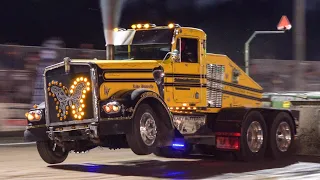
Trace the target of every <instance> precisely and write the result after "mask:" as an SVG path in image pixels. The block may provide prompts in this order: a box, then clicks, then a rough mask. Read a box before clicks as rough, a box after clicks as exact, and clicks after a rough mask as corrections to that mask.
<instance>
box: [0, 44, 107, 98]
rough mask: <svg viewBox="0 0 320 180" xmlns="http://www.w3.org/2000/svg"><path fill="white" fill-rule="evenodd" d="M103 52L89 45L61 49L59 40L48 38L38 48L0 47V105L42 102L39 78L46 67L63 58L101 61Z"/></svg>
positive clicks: (2, 45) (9, 45)
mask: <svg viewBox="0 0 320 180" xmlns="http://www.w3.org/2000/svg"><path fill="white" fill-rule="evenodd" d="M104 54H105V53H104V51H101V50H94V46H93V45H92V44H81V45H80V46H79V48H77V49H70V48H65V44H64V42H63V41H62V40H61V39H59V38H50V39H48V40H46V41H45V42H44V43H43V44H42V46H39V47H35V46H32V47H31V46H21V45H19V44H13V43H7V44H1V45H0V103H32V104H35V103H40V102H42V101H43V100H44V95H43V78H42V74H43V71H44V68H45V67H46V66H49V65H52V64H54V63H58V62H61V61H62V59H63V58H64V57H70V58H77V59H88V58H90V59H93V58H103V56H104Z"/></svg>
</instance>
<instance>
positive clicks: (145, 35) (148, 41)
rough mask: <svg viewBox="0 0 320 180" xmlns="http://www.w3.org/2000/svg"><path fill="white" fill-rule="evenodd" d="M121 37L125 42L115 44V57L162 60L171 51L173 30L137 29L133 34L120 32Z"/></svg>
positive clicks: (120, 58) (121, 58)
mask: <svg viewBox="0 0 320 180" xmlns="http://www.w3.org/2000/svg"><path fill="white" fill-rule="evenodd" d="M121 38H122V39H126V41H125V42H126V43H123V44H118V45H115V59H119V60H123V59H132V60H162V59H163V58H164V57H165V56H166V54H167V53H168V52H170V51H171V41H172V38H173V30H172V29H154V30H139V31H135V33H134V35H132V33H131V34H129V33H127V34H126V35H125V36H123V34H122V37H121ZM129 38H131V43H128V39H129Z"/></svg>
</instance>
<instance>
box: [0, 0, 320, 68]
mask: <svg viewBox="0 0 320 180" xmlns="http://www.w3.org/2000/svg"><path fill="white" fill-rule="evenodd" d="M307 1H308V4H307V60H320V51H319V50H318V42H319V40H320V35H319V33H318V32H320V31H319V30H320V25H318V24H319V19H320V2H319V0H307ZM292 2H293V0H128V1H127V2H126V3H125V4H124V7H123V11H122V16H121V22H120V26H121V27H124V28H128V27H130V26H131V24H133V23H138V22H142V23H143V22H150V23H154V24H157V25H167V24H168V23H169V22H175V23H178V24H180V25H182V26H193V27H198V28H201V29H203V30H204V31H206V33H207V36H208V52H212V53H220V54H227V55H228V56H230V57H231V58H232V59H233V60H234V61H236V62H237V63H239V64H240V65H241V64H242V63H243V46H244V43H245V41H246V40H247V39H248V38H249V36H250V35H251V34H252V33H253V32H254V31H255V30H276V26H277V24H278V22H279V20H280V18H281V16H282V15H287V16H288V18H289V20H290V21H291V22H292V21H293V18H292V15H293V4H292ZM0 22H1V26H0V27H1V28H0V44H3V43H16V44H21V45H31V46H39V45H41V44H42V42H43V41H44V40H45V39H46V38H49V37H52V36H55V37H61V38H62V39H63V40H64V42H65V43H66V46H67V47H69V48H78V47H79V44H80V43H92V44H94V48H95V49H104V42H105V40H104V35H103V28H102V20H101V14H100V8H99V1H98V0H63V1H62V0H1V2H0ZM293 28H295V26H294V24H293ZM292 39H293V38H292V31H289V32H287V33H285V34H279V35H261V36H259V37H257V38H256V39H255V40H254V42H253V43H252V46H251V47H252V48H251V51H252V53H251V57H252V58H275V59H292V58H293V53H292V50H293V48H292V47H293V45H292V43H293V42H292Z"/></svg>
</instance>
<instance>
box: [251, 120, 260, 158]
mask: <svg viewBox="0 0 320 180" xmlns="http://www.w3.org/2000/svg"><path fill="white" fill-rule="evenodd" d="M247 144H248V146H249V149H250V151H251V152H254V153H256V152H258V151H259V150H260V149H261V146H262V144H263V130H262V127H261V124H260V123H259V122H258V121H253V122H252V123H251V124H250V126H249V128H248V130H247Z"/></svg>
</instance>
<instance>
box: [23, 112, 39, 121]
mask: <svg viewBox="0 0 320 180" xmlns="http://www.w3.org/2000/svg"><path fill="white" fill-rule="evenodd" d="M25 116H26V118H27V119H28V121H40V120H41V118H42V112H41V111H40V110H34V111H29V112H27V113H26V114H25Z"/></svg>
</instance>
